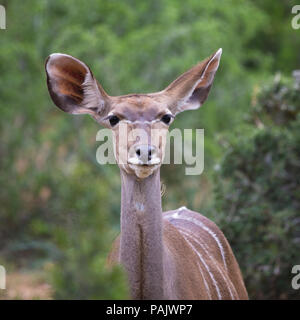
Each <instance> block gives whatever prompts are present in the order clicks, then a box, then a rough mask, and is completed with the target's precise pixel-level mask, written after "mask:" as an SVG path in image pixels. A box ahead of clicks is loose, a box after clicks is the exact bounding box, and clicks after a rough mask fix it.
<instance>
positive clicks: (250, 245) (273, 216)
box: [214, 80, 300, 299]
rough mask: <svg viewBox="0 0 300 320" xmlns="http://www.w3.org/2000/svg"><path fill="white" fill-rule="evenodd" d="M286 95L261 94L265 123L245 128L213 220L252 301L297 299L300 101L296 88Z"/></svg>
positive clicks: (223, 171)
mask: <svg viewBox="0 0 300 320" xmlns="http://www.w3.org/2000/svg"><path fill="white" fill-rule="evenodd" d="M285 83H286V82H285ZM288 83H289V84H290V83H291V80H289V81H288ZM282 88H283V84H282V83H281V82H278V81H275V82H273V81H271V82H270V83H269V84H268V85H266V86H265V87H264V88H263V89H262V90H261V93H260V95H259V96H258V101H259V103H260V105H259V107H257V108H255V110H254V118H255V119H256V117H257V115H258V116H259V117H260V119H261V120H262V121H263V122H260V124H259V126H258V128H257V127H255V126H250V127H248V126H241V127H240V128H239V134H236V135H235V138H231V143H230V144H229V146H228V150H227V153H226V155H225V156H224V159H223V161H222V163H221V166H220V168H219V170H218V171H217V173H216V175H215V178H216V179H215V183H216V189H215V201H216V204H215V210H214V220H215V221H216V222H217V223H218V224H219V226H220V227H221V229H222V230H223V231H224V233H225V235H226V236H227V238H228V240H229V242H230V244H231V245H232V247H233V251H234V253H235V255H236V257H237V260H238V262H239V264H240V267H241V270H242V273H243V275H244V279H245V282H246V287H247V289H248V292H249V295H250V298H254V299H279V298H282V299H286V298H289V299H293V298H294V299H296V298H299V292H297V291H296V290H293V289H292V287H291V279H292V274H291V270H292V267H293V265H295V264H299V249H300V216H299V210H300V183H299V177H300V147H299V146H300V116H299V115H298V116H297V115H296V110H299V108H300V104H299V103H300V100H299V99H295V98H294V97H295V95H297V94H298V95H299V93H298V92H297V93H296V92H294V86H292V85H290V86H289V87H284V94H279V92H282V90H283V89H282ZM285 106H289V110H293V116H290V115H291V114H290V113H286V112H287V109H286V108H285ZM258 110H259V113H258ZM270 110H271V111H270ZM278 119H282V120H280V121H279V120H278ZM283 119H284V121H283ZM283 123H285V125H284V126H283V125H281V126H276V124H283Z"/></svg>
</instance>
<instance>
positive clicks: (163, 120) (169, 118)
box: [161, 114, 171, 124]
mask: <svg viewBox="0 0 300 320" xmlns="http://www.w3.org/2000/svg"><path fill="white" fill-rule="evenodd" d="M161 121H162V122H163V123H165V124H169V123H170V121H171V116H170V115H169V114H165V115H164V116H163V117H162V118H161Z"/></svg>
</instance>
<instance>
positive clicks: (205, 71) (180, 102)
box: [161, 49, 222, 114]
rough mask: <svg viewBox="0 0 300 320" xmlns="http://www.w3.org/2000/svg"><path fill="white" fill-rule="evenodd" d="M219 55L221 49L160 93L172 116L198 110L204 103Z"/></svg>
mask: <svg viewBox="0 0 300 320" xmlns="http://www.w3.org/2000/svg"><path fill="white" fill-rule="evenodd" d="M221 54H222V49H219V50H218V51H217V52H215V53H214V54H212V55H211V56H210V57H208V58H206V59H205V60H203V61H202V62H200V63H198V64H197V65H196V66H194V67H193V68H191V69H190V70H188V71H187V72H185V73H184V74H182V75H181V76H180V77H179V78H177V79H176V80H175V81H173V82H172V83H171V84H170V85H169V86H168V87H167V88H166V89H165V90H163V91H162V92H161V93H162V94H163V96H164V98H165V100H166V103H167V104H168V108H169V109H170V110H171V112H172V113H173V114H177V113H179V112H182V111H185V110H194V109H198V108H199V107H200V106H201V105H202V104H203V103H204V101H205V100H206V99H207V97H208V94H209V91H210V88H211V86H212V83H213V80H214V76H215V73H216V71H217V69H218V67H219V62H220V58H221Z"/></svg>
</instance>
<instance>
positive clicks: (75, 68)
mask: <svg viewBox="0 0 300 320" xmlns="http://www.w3.org/2000/svg"><path fill="white" fill-rule="evenodd" d="M45 69H46V74H47V85H48V90H49V93H50V96H51V98H52V100H53V102H54V103H55V104H56V106H58V107H59V108H60V109H61V110H63V111H65V112H68V113H72V114H91V115H93V116H96V115H98V114H100V113H102V112H103V111H104V109H105V105H106V104H107V98H108V96H107V94H106V93H105V91H104V90H103V88H102V87H101V86H100V84H99V83H98V82H97V80H96V79H95V78H94V76H93V74H92V72H91V70H90V69H89V67H88V66H87V65H85V64H84V63H83V62H81V61H80V60H78V59H76V58H74V57H72V56H69V55H66V54H60V53H54V54H51V55H50V56H49V57H48V58H47V60H46V63H45Z"/></svg>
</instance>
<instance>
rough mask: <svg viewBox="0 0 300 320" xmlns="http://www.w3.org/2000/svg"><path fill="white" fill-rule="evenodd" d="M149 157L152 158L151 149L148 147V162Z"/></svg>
mask: <svg viewBox="0 0 300 320" xmlns="http://www.w3.org/2000/svg"><path fill="white" fill-rule="evenodd" d="M151 156H152V148H151V147H150V148H149V149H148V161H150V160H151Z"/></svg>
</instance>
